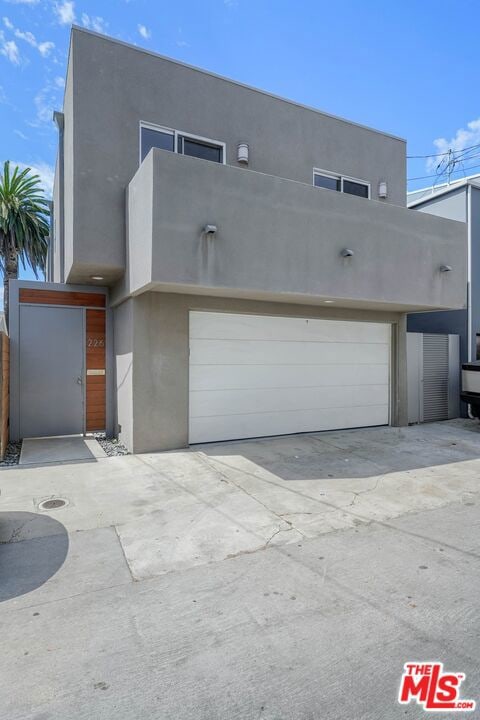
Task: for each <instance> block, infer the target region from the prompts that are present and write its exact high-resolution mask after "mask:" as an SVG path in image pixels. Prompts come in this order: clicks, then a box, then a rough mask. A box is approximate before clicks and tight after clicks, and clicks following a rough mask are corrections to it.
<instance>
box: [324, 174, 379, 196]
mask: <svg viewBox="0 0 480 720" xmlns="http://www.w3.org/2000/svg"><path fill="white" fill-rule="evenodd" d="M313 184H314V185H315V187H321V188H326V189H327V190H336V191H337V192H343V193H347V194H348V195H357V197H364V198H369V197H370V184H369V183H367V182H364V181H363V180H357V179H354V178H349V177H345V176H344V175H335V174H334V173H329V172H325V171H323V170H314V171H313Z"/></svg>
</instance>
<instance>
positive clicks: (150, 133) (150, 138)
mask: <svg viewBox="0 0 480 720" xmlns="http://www.w3.org/2000/svg"><path fill="white" fill-rule="evenodd" d="M173 141H174V137H173V135H170V134H169V133H166V132H162V131H161V130H152V129H151V128H146V127H142V160H144V159H145V158H146V156H147V155H148V153H149V152H150V150H151V149H152V148H153V147H156V148H160V150H172V151H173V150H174V147H173V145H174V142H173Z"/></svg>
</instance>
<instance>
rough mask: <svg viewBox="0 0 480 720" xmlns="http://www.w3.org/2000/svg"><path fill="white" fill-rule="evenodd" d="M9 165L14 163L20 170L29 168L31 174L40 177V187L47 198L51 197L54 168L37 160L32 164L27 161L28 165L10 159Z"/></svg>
mask: <svg viewBox="0 0 480 720" xmlns="http://www.w3.org/2000/svg"><path fill="white" fill-rule="evenodd" d="M10 165H11V166H13V167H15V165H18V167H19V168H20V170H24V169H25V168H27V167H28V168H30V170H31V171H32V174H33V175H38V176H39V177H40V183H41V185H42V188H43V189H44V191H45V195H46V196H47V198H51V197H52V193H53V179H54V175H55V172H54V169H53V166H52V165H49V164H48V163H46V162H42V161H40V162H37V163H34V164H31V163H29V164H28V165H27V164H26V163H23V162H15V161H13V160H12V162H11V163H10Z"/></svg>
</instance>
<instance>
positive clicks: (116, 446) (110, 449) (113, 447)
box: [93, 433, 129, 457]
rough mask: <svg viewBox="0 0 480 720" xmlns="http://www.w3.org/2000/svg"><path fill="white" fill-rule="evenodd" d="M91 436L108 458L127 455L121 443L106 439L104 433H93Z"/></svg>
mask: <svg viewBox="0 0 480 720" xmlns="http://www.w3.org/2000/svg"><path fill="white" fill-rule="evenodd" d="M93 436H94V438H95V439H96V440H97V442H98V443H99V444H100V445H101V446H102V448H103V449H104V450H105V452H106V453H107V455H108V456H109V457H114V456H115V455H129V452H128V450H127V448H126V447H125V445H122V443H121V442H119V441H118V440H116V439H115V438H107V436H106V435H105V433H93Z"/></svg>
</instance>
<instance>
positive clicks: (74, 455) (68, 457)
mask: <svg viewBox="0 0 480 720" xmlns="http://www.w3.org/2000/svg"><path fill="white" fill-rule="evenodd" d="M102 457H106V453H105V451H104V450H103V448H102V447H101V446H100V444H99V443H98V442H97V441H96V440H95V438H93V437H84V436H83V435H66V436H62V437H48V438H27V439H25V440H24V441H23V443H22V452H21V454H20V461H19V465H43V464H45V463H57V462H72V461H73V462H74V461H77V460H92V461H94V460H96V459H97V458H102Z"/></svg>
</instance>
